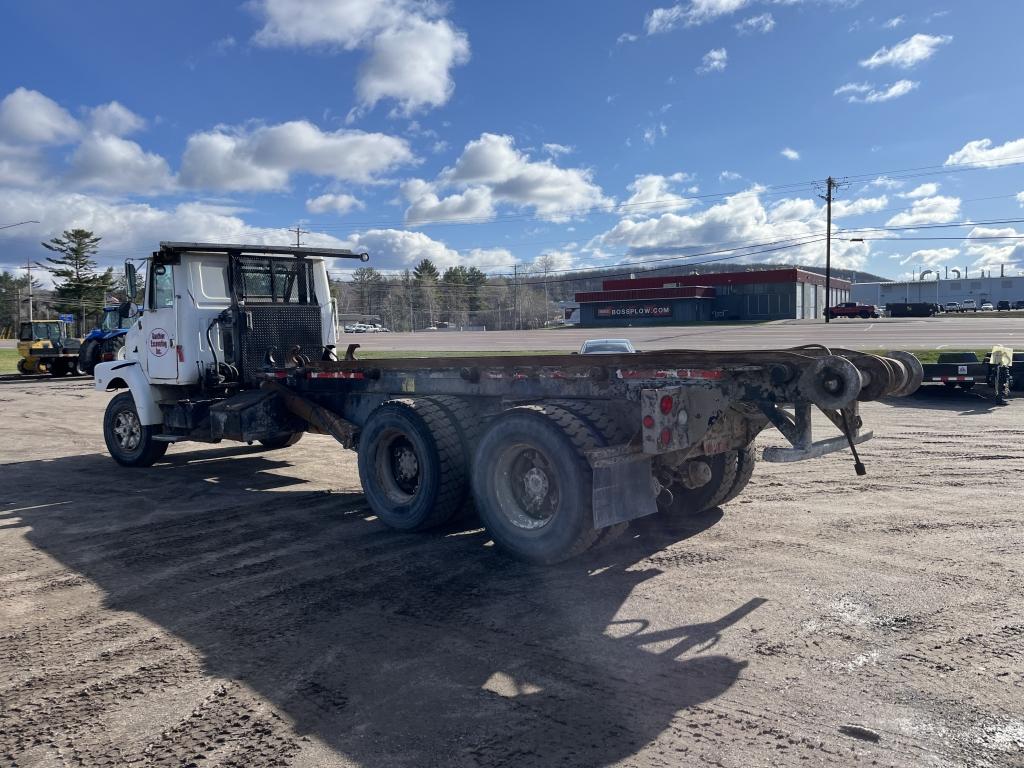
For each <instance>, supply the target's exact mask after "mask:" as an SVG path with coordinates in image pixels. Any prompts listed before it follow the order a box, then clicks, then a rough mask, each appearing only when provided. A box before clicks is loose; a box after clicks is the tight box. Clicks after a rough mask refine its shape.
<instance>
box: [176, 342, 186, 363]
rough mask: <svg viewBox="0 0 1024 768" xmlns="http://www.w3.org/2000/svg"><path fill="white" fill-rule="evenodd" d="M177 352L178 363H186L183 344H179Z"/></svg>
mask: <svg viewBox="0 0 1024 768" xmlns="http://www.w3.org/2000/svg"><path fill="white" fill-rule="evenodd" d="M177 350H178V362H179V363H184V362H185V348H184V347H183V346H181V344H178V345H177Z"/></svg>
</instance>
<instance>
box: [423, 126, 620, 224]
mask: <svg viewBox="0 0 1024 768" xmlns="http://www.w3.org/2000/svg"><path fill="white" fill-rule="evenodd" d="M435 186H436V187H437V188H441V187H454V188H456V189H459V190H463V191H466V190H469V189H471V188H481V187H482V188H486V189H488V190H489V192H490V196H491V199H493V201H494V202H495V203H507V204H509V205H514V206H516V207H520V208H533V209H534V210H535V211H536V212H537V214H538V215H540V216H543V217H544V218H547V219H551V220H563V219H565V218H568V217H571V216H572V215H573V214H574V213H575V212H578V211H582V210H587V209H590V208H593V207H595V206H605V205H608V206H610V205H613V204H614V201H613V200H611V199H609V198H607V197H605V196H604V193H603V192H602V191H601V188H600V187H599V186H598V185H597V184H595V183H594V181H593V174H592V172H591V171H590V170H589V169H585V168H562V167H560V166H558V165H556V164H555V163H554V162H552V161H551V160H533V159H531V158H530V156H529V155H527V154H526V153H524V152H521V151H520V150H518V149H517V148H516V146H515V141H514V139H513V138H512V137H511V136H504V135H497V134H493V133H484V134H481V135H480V138H479V139H474V140H473V141H470V142H469V143H468V144H466V146H465V148H464V149H463V151H462V155H461V156H460V157H459V159H458V160H457V161H456V162H455V165H454V166H452V167H451V168H446V169H445V170H444V171H442V172H441V174H440V175H439V177H438V181H437V183H436V185H429V188H430V189H431V190H434V188H435Z"/></svg>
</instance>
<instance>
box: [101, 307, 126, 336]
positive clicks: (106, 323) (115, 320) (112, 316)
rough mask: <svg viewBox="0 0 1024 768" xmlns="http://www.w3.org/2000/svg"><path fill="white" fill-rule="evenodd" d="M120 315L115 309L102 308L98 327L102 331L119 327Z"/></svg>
mask: <svg viewBox="0 0 1024 768" xmlns="http://www.w3.org/2000/svg"><path fill="white" fill-rule="evenodd" d="M120 322H121V316H120V313H119V312H118V311H117V309H116V308H115V309H105V310H103V322H102V323H101V324H100V328H101V329H102V330H104V331H116V330H117V329H118V328H120V327H121V325H120Z"/></svg>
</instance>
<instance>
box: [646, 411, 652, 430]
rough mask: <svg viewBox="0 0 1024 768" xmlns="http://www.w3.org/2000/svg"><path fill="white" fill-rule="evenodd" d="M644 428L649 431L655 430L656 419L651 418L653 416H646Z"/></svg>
mask: <svg viewBox="0 0 1024 768" xmlns="http://www.w3.org/2000/svg"><path fill="white" fill-rule="evenodd" d="M644 427H645V428H647V429H653V428H654V417H653V416H651V414H647V415H646V416H644Z"/></svg>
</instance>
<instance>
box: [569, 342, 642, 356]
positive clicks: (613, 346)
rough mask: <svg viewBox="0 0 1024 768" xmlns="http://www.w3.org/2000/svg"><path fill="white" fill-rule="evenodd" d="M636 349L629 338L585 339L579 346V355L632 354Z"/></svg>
mask: <svg viewBox="0 0 1024 768" xmlns="http://www.w3.org/2000/svg"><path fill="white" fill-rule="evenodd" d="M635 353H636V350H635V349H633V344H632V343H631V342H630V340H629V339H587V340H586V341H584V342H583V346H581V347H580V354H581V355H632V354H635Z"/></svg>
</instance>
